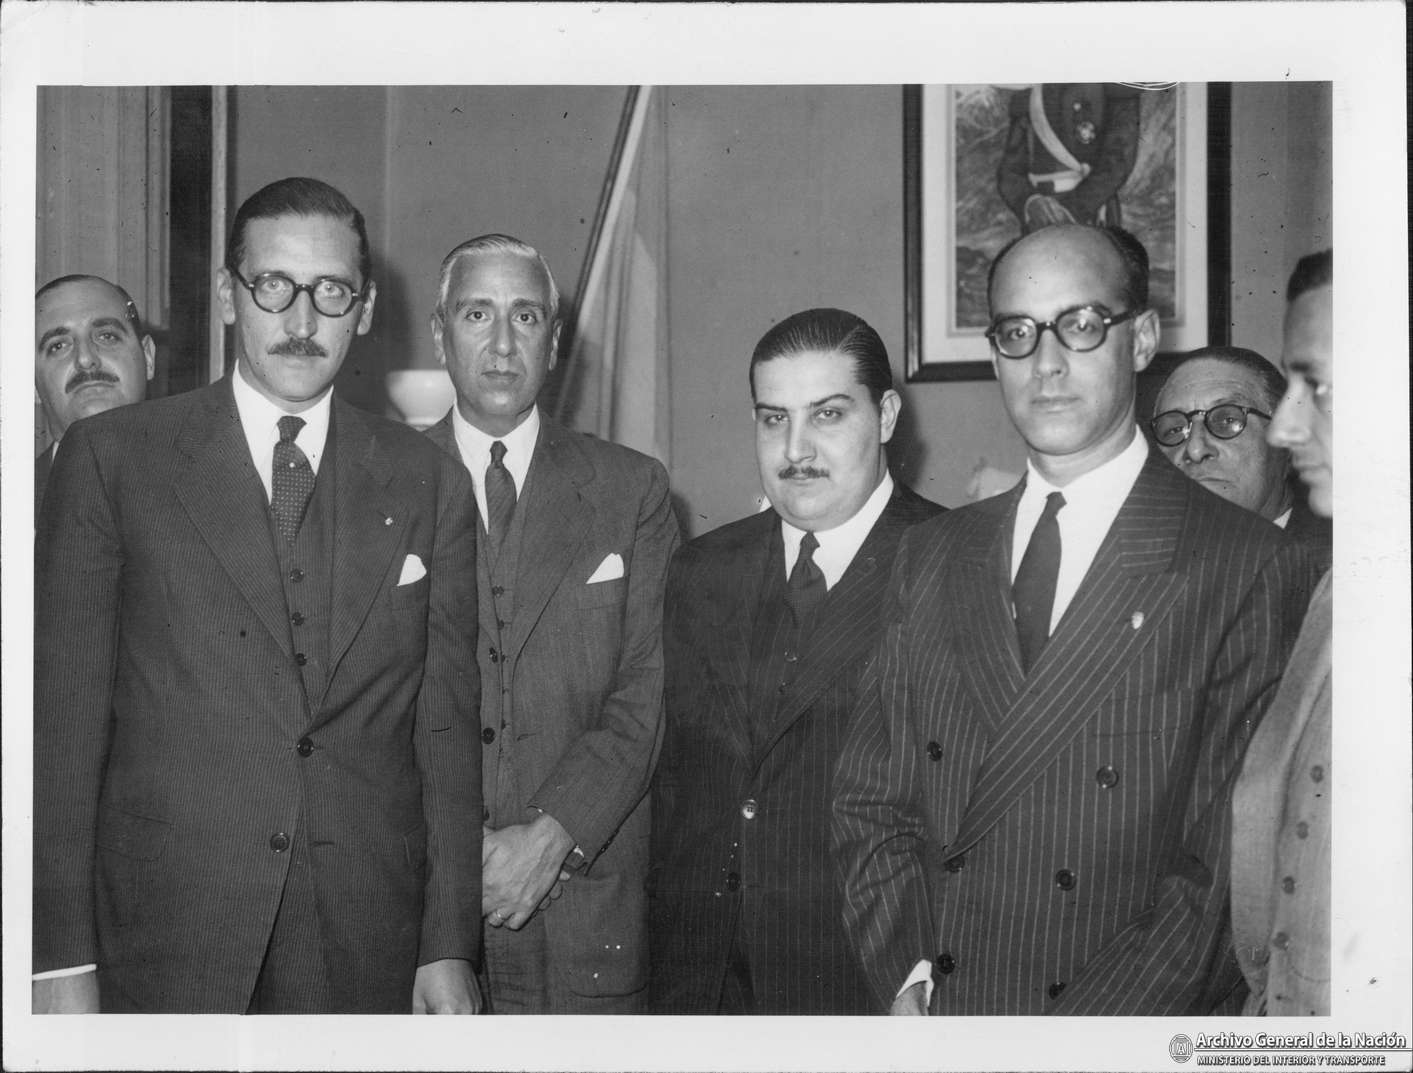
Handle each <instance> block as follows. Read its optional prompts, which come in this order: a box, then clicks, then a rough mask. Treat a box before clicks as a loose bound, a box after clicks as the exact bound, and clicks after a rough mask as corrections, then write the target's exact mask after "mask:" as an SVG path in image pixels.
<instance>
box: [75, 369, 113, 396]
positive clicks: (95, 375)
mask: <svg viewBox="0 0 1413 1073" xmlns="http://www.w3.org/2000/svg"><path fill="white" fill-rule="evenodd" d="M117 382H118V378H117V377H116V376H114V375H113V374H112V373H110V372H109V371H108V370H107V369H80V370H79V371H78V372H76V373H74V375H73V376H71V377H69V382H68V383H67V384H65V385H64V390H65V391H66V392H67V391H73V390H74V389H75V388H79V387H82V386H83V385H84V384H116V383H117Z"/></svg>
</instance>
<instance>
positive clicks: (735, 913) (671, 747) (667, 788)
mask: <svg viewBox="0 0 1413 1073" xmlns="http://www.w3.org/2000/svg"><path fill="white" fill-rule="evenodd" d="M940 510H941V508H940V507H938V506H936V505H935V504H932V503H929V502H927V501H926V500H924V499H921V498H920V497H918V496H916V495H914V494H913V493H912V492H910V491H908V490H907V489H905V488H903V487H902V486H901V485H900V486H898V489H897V490H896V491H895V493H894V495H893V498H892V499H891V500H890V501H889V503H888V505H887V507H886V508H885V510H884V512H883V514H882V515H881V517H880V518H879V520H878V522H877V523H876V524H875V525H874V527H873V530H872V531H871V532H870V533H869V535H868V537H867V538H866V540H865V541H864V543H863V545H862V546H861V547H860V549H859V551H858V554H857V555H856V556H855V557H854V560H853V562H852V563H851V564H850V566H849V569H848V570H847V571H846V572H845V574H844V576H843V577H842V578H841V579H840V580H839V583H838V584H837V585H835V586H834V588H833V589H832V590H831V591H830V593H829V596H828V598H827V599H826V600H825V602H824V604H823V605H822V607H821V609H820V611H819V613H818V618H817V621H816V624H815V626H814V629H813V632H812V633H811V634H810V637H809V640H808V643H807V646H806V647H805V649H804V651H803V652H802V653H801V658H800V662H799V665H798V666H799V669H798V673H797V675H796V677H795V678H794V681H793V683H792V685H791V686H790V687H788V688H787V691H786V692H785V694H784V695H783V696H782V695H780V694H778V693H777V692H776V688H775V687H776V683H777V682H778V681H779V677H780V674H779V668H778V667H775V668H773V669H772V668H766V670H767V672H768V673H765V674H762V675H758V676H755V677H758V678H759V681H758V682H755V683H753V682H752V680H751V679H752V677H753V675H752V672H751V664H752V662H753V660H752V644H753V637H755V635H756V632H757V631H756V623H757V622H758V621H759V619H760V617H761V615H762V614H763V612H764V609H763V607H762V604H763V602H769V601H777V602H781V603H782V604H783V600H784V594H785V578H784V570H783V567H782V563H783V561H784V558H783V553H782V549H781V541H780V519H779V516H778V515H776V514H775V512H774V511H767V512H765V513H764V514H760V515H756V516H754V517H751V518H746V519H743V520H742V521H739V522H736V523H733V524H732V525H728V526H725V527H723V528H722V529H718V530H716V531H715V532H713V533H709V534H707V535H706V536H704V537H701V538H699V539H698V540H696V541H693V542H692V543H691V544H690V545H688V546H687V547H686V548H684V549H683V550H682V552H681V553H680V554H679V555H678V556H677V558H676V559H675V560H674V563H673V569H672V573H671V579H670V582H669V590H668V611H667V624H666V627H665V642H664V643H665V648H666V658H667V661H668V725H667V736H666V740H665V744H664V747H663V758H662V762H661V763H660V764H659V767H658V773H657V776H656V778H655V781H654V826H653V872H652V882H651V886H652V889H653V897H652V936H651V938H652V979H651V989H650V993H651V999H652V1007H653V1009H654V1010H655V1011H656V1012H664V1013H715V1012H716V1011H717V1008H718V1003H719V1000H720V995H721V990H722V984H723V979H724V976H725V973H726V962H727V958H728V955H729V953H730V951H731V948H732V944H733V942H737V943H739V944H740V948H741V949H742V950H743V951H744V953H745V955H746V958H747V961H748V962H749V966H750V971H751V984H752V991H753V994H754V999H755V1007H756V1012H759V1013H814V1014H823V1013H866V1012H869V1009H870V1005H871V1004H870V1002H869V998H868V992H867V987H866V983H865V980H864V978H863V975H862V973H861V971H860V968H859V966H858V964H857V962H856V961H855V959H854V958H853V956H852V954H851V953H850V952H849V950H848V948H847V945H846V942H845V940H844V935H843V931H842V927H841V912H842V906H841V902H840V895H839V891H838V883H837V876H836V872H835V869H834V866H833V861H832V859H831V857H830V854H829V805H830V799H831V794H832V776H833V771H834V767H835V764H836V762H837V760H838V755H839V748H840V745H841V743H842V741H843V736H844V732H845V727H846V720H847V718H848V715H849V712H850V711H851V710H852V707H853V704H854V701H855V698H856V696H857V689H858V682H859V678H860V675H861V673H862V670H863V667H864V664H865V663H866V662H867V659H868V656H869V653H870V651H871V650H872V647H873V644H874V641H875V640H876V638H877V634H878V629H879V607H880V596H881V595H882V592H883V589H884V584H885V582H886V580H887V576H888V570H889V567H890V564H891V562H892V558H893V554H894V551H895V549H896V547H897V543H898V540H899V538H900V537H901V535H902V533H903V531H904V530H905V529H906V528H907V527H908V526H909V525H911V524H913V523H915V522H918V521H921V520H922V519H924V518H927V517H930V516H931V515H932V514H935V513H936V512H938V511H940ZM783 617H785V618H787V619H788V614H785V615H784V616H783ZM748 800H750V801H751V802H753V804H754V808H753V809H752V808H751V807H750V806H746V802H747V801H748ZM743 808H745V810H746V811H749V812H751V813H752V814H751V816H750V817H749V818H748V817H747V816H746V814H745V812H743Z"/></svg>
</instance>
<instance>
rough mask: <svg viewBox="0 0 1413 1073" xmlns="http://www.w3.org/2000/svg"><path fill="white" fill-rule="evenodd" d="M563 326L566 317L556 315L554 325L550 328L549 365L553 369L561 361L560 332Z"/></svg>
mask: <svg viewBox="0 0 1413 1073" xmlns="http://www.w3.org/2000/svg"><path fill="white" fill-rule="evenodd" d="M563 327H564V318H563V317H556V318H555V320H554V327H553V328H551V329H550V349H549V367H550V368H551V369H553V368H554V367H555V365H557V364H558V363H559V333H560V329H562V328H563Z"/></svg>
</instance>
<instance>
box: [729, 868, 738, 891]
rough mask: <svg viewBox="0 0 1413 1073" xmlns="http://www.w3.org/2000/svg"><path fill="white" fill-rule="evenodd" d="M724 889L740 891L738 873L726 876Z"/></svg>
mask: <svg viewBox="0 0 1413 1073" xmlns="http://www.w3.org/2000/svg"><path fill="white" fill-rule="evenodd" d="M726 889H727V890H740V889H741V876H740V873H738V872H732V873H731V874H730V875H728V876H727V877H726Z"/></svg>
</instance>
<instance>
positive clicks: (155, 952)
mask: <svg viewBox="0 0 1413 1073" xmlns="http://www.w3.org/2000/svg"><path fill="white" fill-rule="evenodd" d="M370 273H371V257H370V254H369V249H368V236H367V229H366V227H365V224H364V221H363V215H362V214H361V213H360V212H359V211H358V210H357V209H356V208H355V207H354V206H353V205H352V204H351V203H350V202H349V201H348V199H347V198H345V197H344V196H343V194H341V193H339V191H337V190H335V189H334V188H333V187H331V186H329V185H327V184H326V183H323V182H320V181H318V180H316V179H302V178H291V179H282V180H279V181H278V182H274V183H271V184H270V185H269V186H266V187H264V188H262V189H261V190H259V191H257V192H256V193H255V194H253V195H252V196H251V197H250V198H248V199H247V200H246V201H245V202H244V203H243V204H242V205H241V207H240V209H239V210H238V211H237V213H236V216H235V222H234V224H233V226H232V229H231V236H230V242H229V244H228V246H227V252H226V264H225V265H224V266H223V267H221V268H220V269H219V271H218V273H217V288H216V289H217V297H218V300H219V303H220V309H221V315H222V318H223V319H224V320H225V322H226V323H227V324H229V325H231V326H233V327H234V329H235V331H234V339H235V354H236V362H235V368H234V369H233V370H232V371H231V372H230V373H229V374H228V375H227V376H226V377H225V378H224V379H222V380H220V381H218V382H216V383H215V384H212V385H210V386H209V387H205V388H201V389H199V390H197V391H191V392H187V393H185V394H181V395H176V396H173V397H171V398H166V399H160V400H157V401H154V402H150V403H143V404H141V405H139V406H130V407H122V408H119V409H116V410H112V411H109V412H106V413H101V414H97V415H95V416H93V417H91V418H87V419H85V420H83V421H79V422H78V423H76V424H75V425H73V427H71V428H70V429H69V430H68V431H67V433H66V435H65V437H64V446H63V449H62V450H61V451H59V453H58V455H57V457H56V459H55V465H54V471H53V474H52V479H51V484H50V489H49V494H48V496H47V497H46V501H45V505H44V510H43V511H42V512H41V514H40V517H39V524H38V531H37V534H36V542H35V543H36V578H35V706H34V719H35V741H34V746H35V748H34V792H35V823H34V917H33V926H34V972H35V978H34V983H33V985H32V993H33V1002H34V1008H35V1010H36V1011H37V1012H99V1011H100V1010H101V1011H102V1012H121V1013H247V1012H248V1013H413V1012H418V1013H468V1012H473V1011H474V1010H475V1009H476V1008H477V1005H478V1001H479V1000H478V996H477V992H476V989H475V982H474V977H473V975H472V963H473V962H474V961H475V960H476V959H477V957H478V955H479V943H480V936H479V927H478V921H477V915H476V909H475V899H474V895H472V896H471V897H468V893H469V892H472V891H474V890H475V889H476V888H477V886H478V885H479V882H480V829H479V822H478V821H479V816H480V808H481V797H480V754H479V748H480V741H479V739H478V737H477V735H476V728H475V724H474V715H473V712H474V705H475V698H476V693H477V685H478V678H477V668H476V661H475V604H476V588H475V583H476V577H475V570H474V562H475V524H476V520H475V501H474V499H473V497H472V494H471V487H470V482H469V481H468V480H467V479H466V476H465V474H464V473H462V472H461V471H460V470H459V469H458V468H457V467H456V466H455V465H453V464H452V463H451V462H450V461H449V460H447V459H446V458H445V457H444V456H443V455H441V453H440V452H438V451H436V450H435V449H434V448H433V447H432V446H431V445H430V444H428V443H427V442H426V440H425V439H423V438H422V437H421V436H419V435H417V434H416V433H414V432H412V431H411V430H410V429H408V428H406V427H405V426H402V425H399V424H397V423H395V422H392V421H387V420H385V419H383V418H380V417H375V416H372V415H370V414H366V413H363V412H361V411H359V410H356V409H354V408H353V407H351V406H348V405H346V404H345V403H343V402H342V401H341V400H339V399H337V398H335V397H334V396H333V394H332V385H333V381H334V377H335V375H336V374H337V372H338V370H339V368H340V366H341V365H342V363H343V360H344V358H345V356H346V355H347V353H348V350H349V346H350V345H351V343H352V342H353V339H354V336H355V335H362V334H364V333H366V332H367V331H368V329H369V327H370V325H371V324H372V317H373V303H374V299H375V298H376V293H377V292H376V287H375V285H374V283H373V281H372V279H371V275H370Z"/></svg>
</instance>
